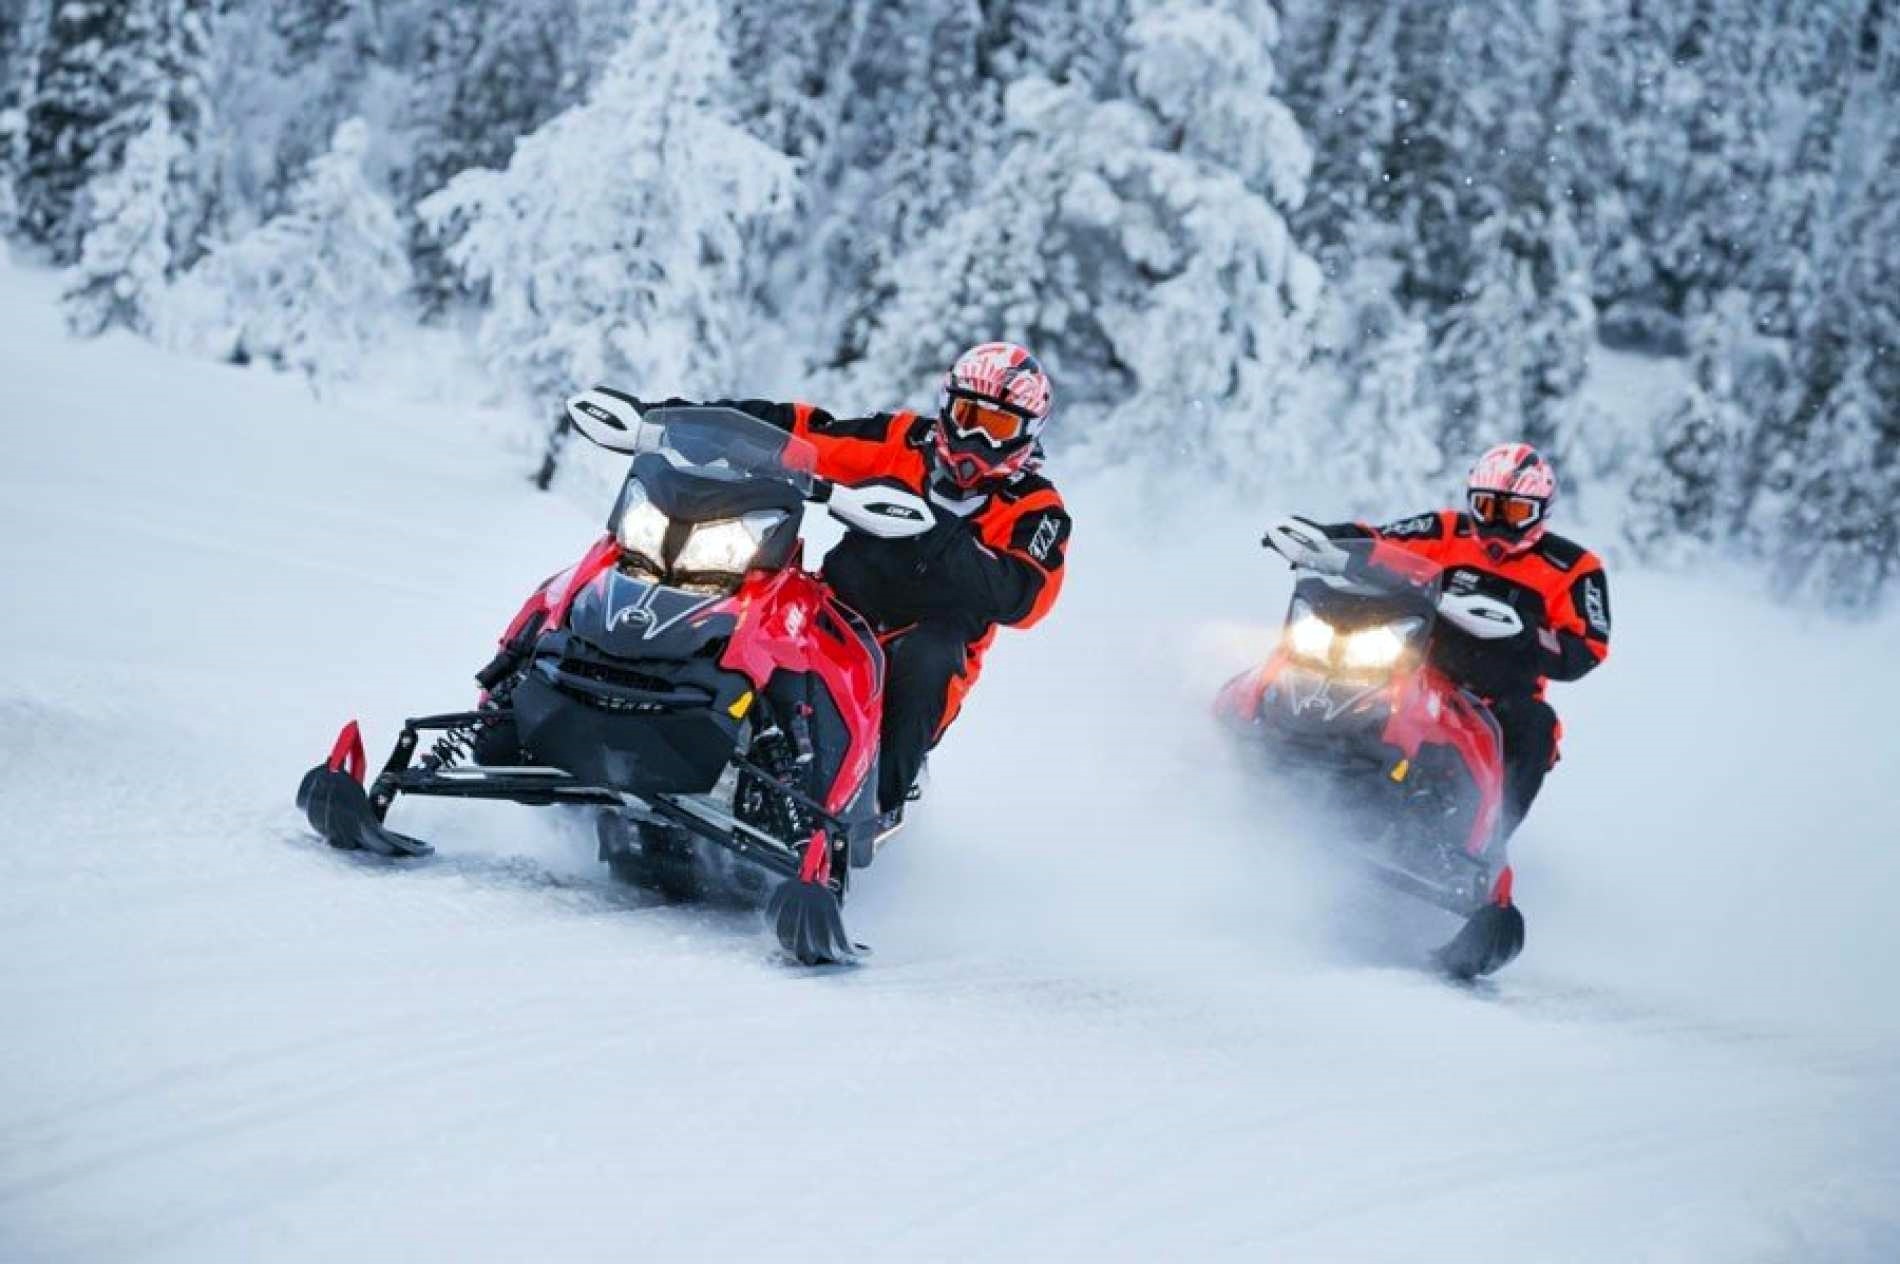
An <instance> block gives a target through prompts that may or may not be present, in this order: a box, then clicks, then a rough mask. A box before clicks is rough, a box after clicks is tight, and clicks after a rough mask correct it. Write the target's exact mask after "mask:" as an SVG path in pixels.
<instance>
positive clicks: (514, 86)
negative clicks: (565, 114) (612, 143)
mask: <svg viewBox="0 0 1900 1264" xmlns="http://www.w3.org/2000/svg"><path fill="white" fill-rule="evenodd" d="M434 4H435V7H434V9H433V12H432V14H431V20H430V21H429V23H428V24H427V26H426V36H425V39H424V42H423V47H422V50H421V59H420V64H419V65H418V66H417V67H416V70H415V74H414V86H413V88H412V90H411V92H410V94H409V103H408V113H409V119H410V124H409V126H410V132H411V135H412V136H413V149H412V152H411V155H410V159H409V163H408V166H407V169H406V171H405V173H404V175H405V178H404V180H403V187H402V190H401V192H402V193H403V194H405V195H406V197H407V198H408V199H409V200H411V201H415V200H420V199H421V198H423V197H426V196H428V195H430V194H432V193H434V192H436V191H437V190H439V189H441V188H442V187H443V186H444V185H445V184H447V183H448V182H449V181H450V180H451V179H453V178H454V177H455V176H456V175H457V174H459V173H460V172H463V171H467V170H470V169H472V168H497V169H498V168H501V167H505V166H507V165H508V161H509V157H510V155H511V154H512V153H513V152H514V148H515V145H516V143H517V142H518V141H519V140H520V139H521V138H522V137H525V136H527V135H528V134H529V133H531V132H533V131H534V130H535V129H536V128H538V127H540V126H541V125H542V124H543V123H545V122H547V121H548V120H549V119H551V118H553V117H554V116H555V115H557V114H559V113H560V112H561V111H563V110H565V109H568V108H570V107H571V106H573V105H575V104H576V103H577V102H579V101H580V100H581V97H582V94H583V92H584V90H585V89H586V88H587V86H588V83H589V81H590V79H591V77H592V76H591V74H590V73H589V72H590V71H591V70H592V68H593V66H594V64H595V62H596V60H597V57H596V55H595V53H594V51H593V48H594V45H595V43H596V42H597V37H598V34H599V33H598V32H596V30H595V29H594V22H593V19H592V18H591V17H590V15H588V14H586V13H584V12H583V6H582V5H581V4H579V3H577V0H476V2H472V3H471V2H469V0H434ZM619 33H620V32H619V31H618V30H616V31H615V32H614V34H615V35H618V34H619ZM444 246H445V243H444V242H443V241H442V240H440V239H439V238H437V237H436V236H434V235H432V234H431V233H429V232H428V231H427V229H426V227H425V226H423V225H421V224H418V225H417V227H416V231H415V235H414V237H413V238H412V241H411V250H412V253H413V255H414V258H415V263H416V269H417V279H418V283H419V289H420V293H421V297H422V299H423V302H424V304H425V305H426V306H427V307H428V308H429V309H430V310H432V311H435V310H440V309H441V308H442V307H443V306H445V305H446V304H447V303H449V302H450V301H452V300H453V299H455V298H456V297H457V296H458V292H459V289H460V286H461V284H462V280H463V278H462V276H461V274H460V273H459V272H458V270H457V269H456V268H455V266H454V265H453V263H452V262H451V261H450V260H449V259H448V258H447V257H446V255H445V254H444Z"/></svg>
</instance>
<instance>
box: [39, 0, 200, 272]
mask: <svg viewBox="0 0 1900 1264" xmlns="http://www.w3.org/2000/svg"><path fill="white" fill-rule="evenodd" d="M211 13H212V3H211V0H61V2H60V3H59V4H58V5H57V6H56V7H55V9H54V11H53V23H52V28H51V30H50V32H49V34H48V36H47V39H46V41H45V43H44V44H43V45H42V47H41V51H40V59H39V72H38V79H37V84H36V90H35V95H34V97H33V100H32V102H31V103H30V106H29V108H28V111H27V118H26V143H25V149H26V154H25V163H24V170H23V171H22V173H21V177H20V181H19V201H20V217H21V226H22V227H23V228H24V230H25V231H26V232H27V234H28V235H29V236H31V237H32V238H34V239H35V240H37V241H40V242H43V243H45V244H46V245H47V246H48V247H49V248H50V252H51V254H52V257H53V259H54V261H55V262H59V263H72V262H74V261H76V260H77V259H78V256H79V249H80V238H81V235H82V233H83V231H84V229H85V227H86V226H87V225H88V224H90V223H92V222H94V221H95V220H96V218H97V217H96V216H95V215H93V214H92V213H90V212H89V211H88V210H87V209H86V207H85V205H84V202H83V198H84V190H85V188H86V186H87V184H88V183H89V182H91V181H94V180H98V179H101V178H110V177H111V175H112V173H113V172H115V171H116V170H117V168H118V166H119V164H120V161H121V159H122V157H123V155H124V152H125V149H126V146H127V145H128V144H129V143H130V142H131V140H132V138H134V137H136V136H141V135H145V134H148V133H149V132H150V131H151V129H152V120H153V115H154V113H155V112H159V111H162V112H164V113H165V114H166V116H167V119H166V130H167V131H168V132H169V135H170V137H171V139H172V141H173V142H174V143H176V144H177V145H178V146H179V147H180V149H181V151H182V153H183V154H184V155H187V156H192V155H195V154H196V151H197V149H198V145H199V142H200V139H201V137H202V135H203V134H204V131H205V129H206V128H207V126H208V125H209V121H210V120H209V116H210V103H209V98H208V96H207V94H206V91H205V63H206V60H207V57H208V52H209V41H210V35H209V25H208V23H209V19H210V17H211ZM171 166H172V174H173V178H174V185H173V187H172V189H171V190H170V191H169V193H168V195H167V196H168V198H169V200H170V201H171V203H172V205H171V208H170V211H171V230H170V231H171V233H172V241H171V249H172V254H173V257H174V260H177V261H188V259H189V257H190V255H191V254H192V253H194V252H195V250H196V248H197V247H196V234H197V231H198V230H199V229H200V228H201V227H202V225H203V222H204V220H205V219H206V217H207V215H208V209H207V206H206V203H205V200H204V198H203V196H202V193H201V191H200V188H199V186H198V175H197V168H196V165H195V158H193V159H191V160H187V161H174V162H173V163H172V164H171Z"/></svg>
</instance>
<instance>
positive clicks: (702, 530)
mask: <svg viewBox="0 0 1900 1264" xmlns="http://www.w3.org/2000/svg"><path fill="white" fill-rule="evenodd" d="M784 521H785V514H784V512H783V511H782V510H777V509H762V510H760V511H758V512H757V513H749V514H746V515H745V516H743V517H740V518H722V519H720V520H719V521H717V522H702V523H700V524H699V525H698V526H696V527H694V528H693V531H692V534H691V535H689V536H687V537H686V543H685V544H682V545H681V546H680V551H679V556H677V557H675V558H674V559H673V568H674V569H675V570H677V571H681V572H684V573H686V574H689V575H695V576H704V575H743V574H745V572H746V570H747V568H749V567H750V566H751V565H752V559H753V558H754V557H756V556H758V552H759V546H760V545H761V544H764V543H765V537H766V536H767V535H769V534H771V531H772V528H774V527H776V526H778V525H779V523H781V522H784Z"/></svg>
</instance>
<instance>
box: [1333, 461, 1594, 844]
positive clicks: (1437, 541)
mask: <svg viewBox="0 0 1900 1264" xmlns="http://www.w3.org/2000/svg"><path fill="white" fill-rule="evenodd" d="M1556 501H1557V472H1556V471H1555V470H1554V469H1552V468H1551V465H1550V462H1549V461H1546V460H1545V459H1544V458H1543V457H1542V456H1541V455H1539V454H1538V452H1537V450H1536V449H1535V448H1533V447H1531V446H1530V445H1529V444H1528V443H1501V444H1499V445H1497V446H1496V447H1494V448H1491V449H1490V450H1488V451H1487V452H1485V454H1484V455H1483V456H1481V457H1479V458H1478V463H1477V464H1476V465H1474V466H1472V467H1471V473H1470V475H1469V477H1468V478H1467V479H1466V480H1465V508H1464V510H1463V511H1462V512H1461V511H1459V510H1456V509H1440V510H1437V511H1434V512H1430V513H1422V514H1418V515H1416V516H1415V517H1410V518H1401V519H1399V520H1398V521H1396V522H1391V523H1388V524H1386V525H1385V526H1382V527H1371V526H1367V525H1365V524H1364V523H1339V524H1335V525H1332V526H1328V527H1325V528H1324V530H1325V532H1326V534H1327V535H1328V536H1330V537H1331V538H1333V539H1336V540H1339V539H1362V540H1363V539H1372V540H1376V541H1378V542H1379V544H1378V545H1376V546H1375V547H1374V550H1373V552H1372V555H1371V561H1372V562H1373V563H1375V564H1376V563H1377V562H1378V560H1379V552H1380V550H1381V549H1382V548H1385V547H1393V548H1397V549H1401V550H1403V551H1405V552H1407V553H1411V554H1415V555H1417V556H1419V557H1422V558H1424V559H1426V560H1427V561H1430V562H1432V563H1435V564H1437V565H1438V566H1440V567H1442V568H1443V573H1444V581H1445V586H1446V588H1447V590H1449V591H1460V590H1467V591H1468V590H1472V589H1476V590H1478V591H1482V592H1483V593H1484V594H1485V595H1487V596H1493V597H1498V598H1500V599H1502V600H1506V601H1509V602H1510V604H1511V605H1512V606H1513V607H1514V608H1515V609H1516V610H1517V612H1518V614H1519V616H1520V617H1521V618H1522V619H1523V620H1524V630H1523V631H1522V632H1520V633H1518V634H1517V635H1516V636H1512V637H1508V638H1506V639H1503V640H1484V639H1480V638H1478V637H1476V636H1473V635H1471V634H1470V633H1469V632H1466V631H1465V630H1463V629H1462V628H1459V627H1457V626H1456V625H1455V624H1453V623H1451V622H1450V621H1449V620H1446V621H1444V622H1443V623H1441V625H1440V628H1439V631H1438V635H1437V637H1436V639H1435V640H1434V643H1433V651H1432V658H1433V662H1434V664H1435V665H1436V666H1438V667H1439V668H1440V669H1441V670H1443V671H1444V672H1445V674H1446V675H1448V676H1450V677H1451V678H1452V679H1453V680H1454V681H1456V682H1457V683H1458V684H1460V685H1462V686H1464V687H1465V688H1467V689H1470V690H1471V691H1472V692H1473V693H1476V694H1479V695H1480V696H1482V697H1483V698H1484V699H1485V701H1486V702H1487V703H1489V704H1490V708H1491V712H1492V714H1493V715H1495V716H1496V717H1497V721H1498V727H1499V728H1500V729H1501V730H1502V731H1503V736H1504V758H1505V787H1504V824H1505V829H1506V831H1507V833H1508V832H1509V831H1511V830H1514V829H1516V828H1517V826H1518V824H1519V823H1520V822H1522V821H1523V819H1524V816H1525V814H1526V813H1527V812H1529V811H1530V806H1531V801H1532V800H1533V799H1535V798H1536V797H1537V792H1538V791H1539V790H1540V789H1541V788H1542V787H1543V784H1544V775H1545V773H1547V772H1548V771H1549V770H1550V768H1551V766H1552V765H1554V764H1555V763H1556V762H1557V741H1558V738H1559V737H1560V736H1561V734H1562V731H1563V726H1562V725H1561V724H1560V723H1559V721H1558V719H1557V713H1556V712H1555V711H1554V710H1552V709H1551V706H1550V704H1549V703H1548V702H1546V701H1544V687H1545V685H1546V684H1547V683H1548V682H1550V681H1552V680H1577V679H1579V678H1581V677H1582V676H1584V675H1586V674H1587V673H1588V672H1590V671H1591V670H1592V669H1594V668H1595V667H1596V665H1597V664H1598V663H1601V662H1602V661H1603V660H1604V659H1605V658H1607V657H1608V656H1609V653H1610V590H1609V585H1608V582H1607V581H1606V580H1605V579H1604V575H1603V563H1602V562H1601V561H1600V560H1599V559H1598V558H1597V555H1596V554H1594V553H1592V552H1591V551H1590V550H1588V549H1586V548H1584V547H1583V546H1582V545H1580V544H1576V543H1574V542H1572V541H1570V540H1567V539H1565V538H1564V537H1563V536H1560V535H1557V534H1555V533H1553V532H1551V531H1550V530H1549V519H1550V511H1551V507H1552V506H1553V505H1554V504H1555V503H1556Z"/></svg>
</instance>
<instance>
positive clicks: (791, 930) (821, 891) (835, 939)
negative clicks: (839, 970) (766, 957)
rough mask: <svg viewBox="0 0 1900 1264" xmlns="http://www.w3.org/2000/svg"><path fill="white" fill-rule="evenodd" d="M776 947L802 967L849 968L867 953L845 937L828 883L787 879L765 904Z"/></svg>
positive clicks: (842, 919)
mask: <svg viewBox="0 0 1900 1264" xmlns="http://www.w3.org/2000/svg"><path fill="white" fill-rule="evenodd" d="M765 915H766V917H767V918H768V919H769V920H770V921H771V923H772V929H773V931H774V933H775V934H776V935H777V936H778V942H779V946H780V947H781V948H783V949H784V950H785V951H786V953H788V954H789V955H790V956H791V957H792V959H793V960H795V961H797V962H798V964H800V965H802V966H833V965H850V964H852V963H854V962H855V961H857V960H858V958H859V957H860V956H862V955H864V953H865V952H866V951H867V950H866V949H865V948H864V946H863V945H861V944H854V943H852V942H851V937H850V936H849V935H848V934H846V933H845V929H844V913H843V910H842V908H841V907H840V906H839V904H838V896H837V894H836V893H835V892H833V891H832V889H831V887H830V886H829V884H827V883H823V882H807V881H804V880H802V879H799V878H788V879H786V880H785V881H784V882H782V883H780V884H779V888H778V890H776V891H774V892H773V893H772V898H771V900H770V901H769V902H768V903H767V904H766V907H765Z"/></svg>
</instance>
